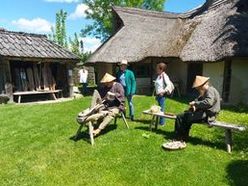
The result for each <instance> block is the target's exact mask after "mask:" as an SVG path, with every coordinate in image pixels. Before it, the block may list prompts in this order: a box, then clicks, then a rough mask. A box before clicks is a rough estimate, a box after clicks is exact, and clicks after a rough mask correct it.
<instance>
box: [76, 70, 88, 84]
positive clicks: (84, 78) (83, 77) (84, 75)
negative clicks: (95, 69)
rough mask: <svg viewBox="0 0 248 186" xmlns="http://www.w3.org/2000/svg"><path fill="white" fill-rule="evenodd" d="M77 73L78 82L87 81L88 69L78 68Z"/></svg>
mask: <svg viewBox="0 0 248 186" xmlns="http://www.w3.org/2000/svg"><path fill="white" fill-rule="evenodd" d="M78 74H79V82H80V83H87V79H88V71H87V70H84V69H80V70H79V72H78Z"/></svg>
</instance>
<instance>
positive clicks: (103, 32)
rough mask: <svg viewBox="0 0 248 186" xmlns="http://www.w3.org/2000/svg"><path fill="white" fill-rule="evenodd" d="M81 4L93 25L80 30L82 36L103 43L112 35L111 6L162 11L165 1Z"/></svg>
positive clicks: (95, 0) (117, 0) (101, 0)
mask: <svg viewBox="0 0 248 186" xmlns="http://www.w3.org/2000/svg"><path fill="white" fill-rule="evenodd" d="M83 2H84V3H85V4H86V5H87V6H88V7H89V9H88V10H87V11H86V18H87V19H91V20H93V23H92V24H91V25H88V26H86V28H84V29H82V32H81V33H82V35H83V36H86V35H91V36H94V37H96V38H99V39H101V40H102V41H105V40H106V39H107V38H108V37H109V36H110V35H111V34H113V33H112V32H113V29H112V27H113V26H112V19H113V17H112V12H111V6H113V5H114V6H126V7H136V8H142V9H149V10H157V11H162V10H163V7H164V3H165V0H84V1H83Z"/></svg>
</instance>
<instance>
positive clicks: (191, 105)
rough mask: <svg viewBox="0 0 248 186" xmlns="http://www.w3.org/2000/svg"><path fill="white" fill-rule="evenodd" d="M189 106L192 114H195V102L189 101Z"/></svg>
mask: <svg viewBox="0 0 248 186" xmlns="http://www.w3.org/2000/svg"><path fill="white" fill-rule="evenodd" d="M189 106H190V110H192V111H193V112H195V111H196V107H195V101H191V102H189Z"/></svg>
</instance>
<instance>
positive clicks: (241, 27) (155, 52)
mask: <svg viewBox="0 0 248 186" xmlns="http://www.w3.org/2000/svg"><path fill="white" fill-rule="evenodd" d="M113 15H114V28H115V33H114V34H113V35H112V36H111V37H110V38H109V39H108V40H107V41H106V42H105V43H103V44H102V45H101V46H100V47H99V48H98V49H97V50H96V51H95V52H94V53H93V55H92V56H91V58H90V59H89V60H88V63H89V64H93V65H94V66H95V69H96V72H97V74H98V77H97V79H98V80H99V79H100V78H101V76H102V75H103V74H104V73H105V72H106V71H107V72H109V73H113V74H114V73H115V68H116V64H117V63H118V62H120V61H121V60H122V59H126V60H128V61H129V62H130V63H131V65H130V68H132V69H133V70H134V72H135V74H136V76H137V85H138V93H143V92H147V91H150V90H151V87H152V82H153V79H154V77H155V66H156V63H158V62H166V63H168V71H167V73H168V74H169V75H170V77H171V78H172V80H173V81H175V82H177V83H178V84H179V85H180V89H181V92H182V93H183V94H187V93H189V92H190V91H192V89H191V86H192V82H193V80H194V77H195V75H204V76H210V77H211V83H212V84H213V85H214V86H215V87H216V88H217V89H218V90H219V91H220V93H221V94H222V98H223V100H224V101H225V102H229V103H232V104H233V103H234V104H235V103H241V102H242V103H245V104H248V83H247V79H248V73H247V72H248V34H247V33H248V24H247V23H248V16H247V15H248V3H247V1H246V0H206V3H205V4H203V5H202V6H201V7H199V8H197V9H194V10H192V11H189V12H186V13H181V14H175V13H169V12H156V11H148V10H141V9H136V8H123V7H113Z"/></svg>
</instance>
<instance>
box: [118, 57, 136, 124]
mask: <svg viewBox="0 0 248 186" xmlns="http://www.w3.org/2000/svg"><path fill="white" fill-rule="evenodd" d="M127 66H128V62H127V60H122V61H121V63H120V70H119V71H118V72H117V81H118V82H119V83H121V84H122V86H123V88H124V90H125V96H126V97H127V101H128V106H129V116H130V119H131V120H132V121H134V106H133V95H134V94H135V92H136V80H135V76H134V73H133V72H132V71H131V70H129V69H127Z"/></svg>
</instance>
